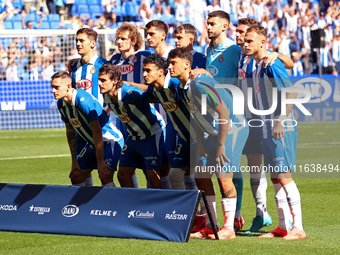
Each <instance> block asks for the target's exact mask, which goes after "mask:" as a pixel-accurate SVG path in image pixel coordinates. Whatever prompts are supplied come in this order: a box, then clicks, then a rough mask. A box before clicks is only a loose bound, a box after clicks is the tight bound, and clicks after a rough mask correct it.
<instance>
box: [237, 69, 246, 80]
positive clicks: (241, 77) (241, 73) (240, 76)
mask: <svg viewBox="0 0 340 255" xmlns="http://www.w3.org/2000/svg"><path fill="white" fill-rule="evenodd" d="M245 78H247V73H246V72H245V71H244V70H243V69H242V68H239V69H238V79H239V80H241V81H242V80H244V79H245Z"/></svg>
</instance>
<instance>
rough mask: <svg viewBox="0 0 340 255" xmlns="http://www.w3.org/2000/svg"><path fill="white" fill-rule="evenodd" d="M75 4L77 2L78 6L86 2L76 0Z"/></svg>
mask: <svg viewBox="0 0 340 255" xmlns="http://www.w3.org/2000/svg"><path fill="white" fill-rule="evenodd" d="M76 2H77V4H78V5H79V4H87V1H86V0H77V1H76Z"/></svg>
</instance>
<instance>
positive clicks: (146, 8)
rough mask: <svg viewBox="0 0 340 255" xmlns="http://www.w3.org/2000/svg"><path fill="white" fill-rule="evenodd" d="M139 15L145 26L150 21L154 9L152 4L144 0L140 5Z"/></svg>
mask: <svg viewBox="0 0 340 255" xmlns="http://www.w3.org/2000/svg"><path fill="white" fill-rule="evenodd" d="M138 15H139V18H140V20H142V24H143V26H145V25H146V24H147V23H148V22H149V21H150V18H151V15H152V10H151V8H150V5H147V3H145V1H142V3H141V5H140V6H139V11H138Z"/></svg>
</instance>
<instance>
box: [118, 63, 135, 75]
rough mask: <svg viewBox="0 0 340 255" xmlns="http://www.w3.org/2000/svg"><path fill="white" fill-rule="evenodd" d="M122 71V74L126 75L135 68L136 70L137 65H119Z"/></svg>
mask: <svg viewBox="0 0 340 255" xmlns="http://www.w3.org/2000/svg"><path fill="white" fill-rule="evenodd" d="M119 69H120V72H121V73H122V75H126V74H129V73H132V72H133V70H135V67H134V66H133V65H131V64H125V65H121V66H119Z"/></svg>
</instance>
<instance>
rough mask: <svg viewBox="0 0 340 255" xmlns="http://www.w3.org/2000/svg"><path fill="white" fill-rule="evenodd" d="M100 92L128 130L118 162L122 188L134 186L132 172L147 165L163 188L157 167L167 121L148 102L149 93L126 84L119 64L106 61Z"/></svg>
mask: <svg viewBox="0 0 340 255" xmlns="http://www.w3.org/2000/svg"><path fill="white" fill-rule="evenodd" d="M99 87H100V92H101V93H103V94H105V102H106V103H107V104H108V106H109V107H110V109H111V110H112V111H113V112H114V113H115V114H116V115H117V116H118V117H119V118H120V120H121V121H122V122H123V123H124V124H125V127H126V129H127V131H128V133H129V136H128V138H127V139H126V142H125V145H124V148H123V150H122V155H121V158H120V163H119V171H118V178H119V182H120V184H121V186H122V187H134V185H133V181H132V175H133V173H134V171H135V169H136V168H143V167H144V165H145V166H146V172H147V177H148V180H149V182H150V185H151V187H152V188H162V186H161V183H160V180H159V174H158V170H159V168H160V164H161V162H162V154H161V152H162V151H163V146H164V136H163V128H164V123H163V119H162V117H161V116H160V115H159V113H158V112H157V111H156V110H155V108H154V107H152V106H151V105H150V104H149V102H148V94H147V93H146V92H144V91H142V90H141V89H139V88H137V87H134V86H131V85H128V84H126V83H124V82H123V81H122V79H121V73H120V69H119V67H118V66H115V65H113V64H105V65H103V66H102V67H101V68H100V74H99Z"/></svg>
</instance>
